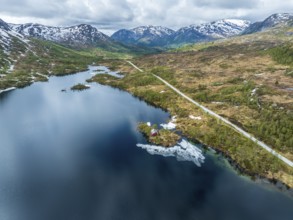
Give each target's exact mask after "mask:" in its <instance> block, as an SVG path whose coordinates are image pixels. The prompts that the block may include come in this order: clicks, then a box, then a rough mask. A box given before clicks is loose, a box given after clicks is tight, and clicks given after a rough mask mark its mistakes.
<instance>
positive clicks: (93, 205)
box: [0, 67, 293, 220]
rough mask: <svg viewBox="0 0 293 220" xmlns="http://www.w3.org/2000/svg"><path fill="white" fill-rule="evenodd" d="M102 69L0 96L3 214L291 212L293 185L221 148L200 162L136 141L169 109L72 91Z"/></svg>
mask: <svg viewBox="0 0 293 220" xmlns="http://www.w3.org/2000/svg"><path fill="white" fill-rule="evenodd" d="M95 69H97V68H96V67H90V70H89V71H85V72H82V73H79V74H75V75H70V76H65V77H51V78H50V79H49V82H46V83H35V84H33V85H32V86H30V87H26V88H24V89H18V90H14V91H10V92H7V93H3V94H1V95H0V219H1V220H59V219H60V220H67V219H68V220H94V219H98V220H108V219H109V220H110V219H111V220H116V219H117V220H120V219H123V220H124V219H125V220H132V219H133V220H150V219H151V220H156V219H158V220H159V219H160V220H161V219H162V220H165V219H166V220H167V219H168V220H173V219H174V220H175V219H176V220H177V219H178V220H179V219H180V220H189V219H196V220H201V219H202V220H212V219H217V220H235V219H237V220H248V219H249V220H254V219H255V220H260V219H265V220H270V219H272V220H275V219H278V220H287V219H288V220H289V219H290V220H291V219H292V216H293V199H292V197H290V196H288V194H289V192H280V191H279V190H277V188H276V187H273V186H270V184H267V185H264V184H260V183H255V182H253V181H251V180H249V179H248V178H246V177H244V176H241V175H238V174H237V173H236V172H235V171H234V170H233V169H232V168H231V167H230V166H229V165H227V162H226V160H225V159H224V158H223V157H222V156H220V155H216V154H214V153H212V152H211V151H203V155H204V157H205V160H204V163H203V164H202V165H201V167H198V166H196V165H195V164H194V163H193V162H188V161H178V160H176V158H175V157H163V156H161V155H151V154H149V153H148V152H147V151H146V150H145V149H142V148H139V147H137V146H136V145H137V144H138V143H142V144H146V140H145V139H144V137H143V136H142V135H141V134H140V133H139V132H138V131H137V129H136V128H137V123H138V122H152V123H157V124H160V123H164V122H166V121H167V120H168V119H169V117H170V115H169V114H168V113H166V112H164V111H163V110H161V109H158V108H155V107H152V106H150V105H148V104H146V103H145V102H143V101H141V100H139V99H137V98H135V97H133V96H131V95H130V94H128V93H127V92H124V91H120V90H118V89H113V88H110V87H106V86H102V85H98V84H91V89H89V90H86V91H83V92H76V91H75V92H73V91H71V90H70V87H72V86H73V85H75V84H78V83H84V82H85V80H86V79H88V78H90V77H91V76H92V74H95V73H96V72H94V70H95ZM99 69H100V70H101V71H108V70H107V69H106V68H104V67H102V68H101V67H99ZM111 74H113V75H115V74H116V73H111ZM63 89H66V92H61V90H63Z"/></svg>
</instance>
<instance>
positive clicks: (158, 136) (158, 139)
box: [138, 123, 180, 147]
mask: <svg viewBox="0 0 293 220" xmlns="http://www.w3.org/2000/svg"><path fill="white" fill-rule="evenodd" d="M138 130H139V131H140V132H141V133H142V134H143V135H144V136H145V137H146V138H147V139H148V141H149V142H150V143H152V144H155V145H160V146H163V147H172V146H174V145H176V144H177V142H178V141H179V140H180V136H179V135H178V134H176V133H175V132H173V131H170V130H167V129H158V126H157V125H152V126H150V124H148V123H139V125H138Z"/></svg>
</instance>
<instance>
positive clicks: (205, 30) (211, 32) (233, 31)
mask: <svg viewBox="0 0 293 220" xmlns="http://www.w3.org/2000/svg"><path fill="white" fill-rule="evenodd" d="M249 25H250V22H249V21H246V20H238V19H223V20H219V21H214V22H211V23H206V24H201V25H191V26H189V27H188V28H189V29H193V30H195V31H197V32H199V33H201V34H204V35H207V36H210V37H213V38H227V37H232V36H235V35H239V34H241V33H242V32H243V31H244V30H245V29H246V28H247V27H249ZM188 28H187V29H188Z"/></svg>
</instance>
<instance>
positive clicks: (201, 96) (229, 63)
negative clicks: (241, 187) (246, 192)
mask: <svg viewBox="0 0 293 220" xmlns="http://www.w3.org/2000/svg"><path fill="white" fill-rule="evenodd" d="M273 31H274V32H275V31H277V30H273ZM282 33H283V35H282ZM282 33H281V32H280V33H278V34H279V36H277V37H276V36H275V35H274V38H276V39H278V40H276V39H270V38H269V37H267V35H269V33H262V34H257V35H249V36H241V37H239V38H235V39H234V38H233V39H230V40H225V41H221V42H214V43H208V44H207V45H196V46H188V47H185V48H183V49H182V50H181V51H180V50H177V51H171V52H169V53H164V54H159V55H151V56H146V57H144V58H143V59H140V58H137V59H135V60H133V62H134V63H135V64H137V65H138V66H139V67H140V68H142V69H144V70H145V72H144V73H140V72H137V71H136V70H135V69H134V68H133V67H131V66H129V65H128V64H126V63H125V62H122V61H115V62H113V66H115V68H116V69H117V70H120V71H122V72H124V73H128V74H126V76H125V77H124V78H123V79H117V78H115V77H111V76H107V75H99V76H95V77H94V78H93V79H92V80H91V81H95V82H99V83H101V84H104V85H110V86H113V87H117V88H120V89H123V90H127V91H129V92H130V93H132V94H133V95H135V96H137V97H140V98H142V99H144V100H145V101H147V102H149V103H151V104H153V105H155V106H159V107H161V108H163V109H166V110H168V111H169V112H170V113H171V114H172V115H177V117H178V119H177V123H178V129H179V130H180V131H182V132H183V134H184V135H186V136H187V137H189V138H190V139H195V140H199V141H201V142H202V143H204V144H206V145H209V146H211V147H213V148H215V149H218V150H219V151H221V152H224V153H225V154H226V155H227V156H229V157H230V158H231V159H232V160H233V161H235V162H236V163H237V164H238V165H239V167H240V168H241V169H242V170H244V171H245V172H246V173H249V174H251V175H252V176H253V175H261V176H265V177H268V178H270V179H274V178H275V179H279V180H281V181H282V182H284V183H286V184H287V185H289V186H291V187H293V169H292V168H291V167H288V166H287V165H286V164H284V163H283V162H281V161H280V160H279V159H277V158H276V157H274V156H272V155H271V154H269V153H268V152H266V151H265V150H264V149H262V148H260V147H259V146H258V145H257V144H255V143H254V142H253V141H250V140H248V139H246V138H244V137H243V136H241V135H240V134H239V133H237V132H236V131H234V130H233V129H231V128H230V127H227V126H226V125H224V124H222V123H221V122H220V121H217V120H216V119H214V118H212V117H210V116H209V115H207V114H205V113H203V112H202V111H201V110H199V109H197V108H196V107H194V106H193V105H191V104H189V103H188V102H187V101H186V100H184V99H182V98H180V97H179V96H178V95H176V94H175V93H174V92H173V91H170V90H169V89H168V88H166V87H165V85H163V84H162V83H160V81H158V80H157V79H156V78H154V77H153V76H152V75H150V73H155V74H157V75H159V76H161V77H162V78H164V79H165V80H167V81H168V82H169V83H171V84H172V85H174V86H176V87H177V88H179V89H180V90H181V91H183V92H184V93H185V94H187V95H188V96H190V97H192V98H193V99H195V100H197V101H199V102H201V103H202V104H203V105H205V106H207V107H208V108H210V109H212V110H213V111H215V112H217V113H218V114H220V115H222V116H223V117H225V118H227V119H228V120H230V121H231V122H233V123H234V124H237V125H238V126H240V127H242V128H243V129H244V130H246V131H248V132H250V133H252V134H253V135H254V136H256V137H257V138H259V139H261V140H262V141H264V142H265V143H266V144H268V145H270V146H271V147H272V148H274V149H275V150H276V151H278V152H280V153H281V154H283V155H284V156H286V157H287V158H289V159H291V160H293V91H292V90H291V89H290V88H292V87H293V79H292V77H291V76H290V74H288V73H290V71H291V68H292V65H291V63H290V62H291V61H290V59H291V58H290V57H291V52H290V51H291V48H290V45H291V44H290V43H289V42H291V40H292V36H291V37H289V36H287V35H285V31H283V32H282ZM288 45H289V46H288ZM194 48H196V49H194ZM288 51H289V52H288ZM190 115H193V116H200V117H201V118H202V120H192V119H190V118H189V116H190Z"/></svg>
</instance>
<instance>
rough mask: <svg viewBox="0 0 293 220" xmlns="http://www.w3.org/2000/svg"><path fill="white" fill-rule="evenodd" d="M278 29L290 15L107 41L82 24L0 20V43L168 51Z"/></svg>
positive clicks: (292, 21) (120, 34)
mask: <svg viewBox="0 0 293 220" xmlns="http://www.w3.org/2000/svg"><path fill="white" fill-rule="evenodd" d="M279 25H290V26H292V25H293V15H292V14H288V13H283V14H273V15H271V16H270V17H268V18H267V19H265V20H264V21H262V22H256V23H251V22H249V21H246V20H238V19H223V20H219V21H214V22H211V23H206V24H201V25H190V26H188V27H183V28H180V29H179V30H177V31H174V30H172V29H170V28H166V27H161V26H141V27H137V28H134V29H130V30H127V29H122V30H118V31H117V32H115V33H114V34H113V35H112V36H111V37H109V36H107V35H105V34H103V33H102V32H100V31H99V30H97V28H95V27H93V26H91V25H86V24H80V25H76V26H71V27H51V26H45V25H41V24H33V23H28V24H8V23H6V22H4V21H3V20H0V31H1V32H0V43H1V46H2V47H3V48H4V49H5V48H6V49H7V48H8V46H9V44H10V43H11V37H14V38H15V37H16V38H17V39H18V40H21V41H26V40H27V39H29V38H36V39H41V40H46V41H52V42H55V43H59V44H62V45H65V46H69V47H73V48H94V47H101V48H106V49H113V48H120V49H121V48H124V49H125V48H128V49H129V47H131V46H130V45H132V46H133V45H138V46H148V47H149V46H150V47H168V46H172V45H182V44H188V43H198V42H206V41H213V40H217V39H225V38H229V37H233V36H237V35H241V34H251V33H255V32H260V31H265V30H266V29H268V28H272V27H275V26H279ZM127 45H128V46H127Z"/></svg>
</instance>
